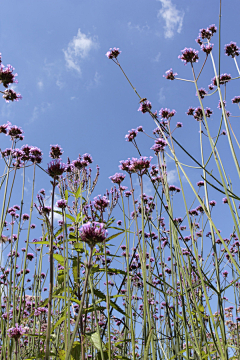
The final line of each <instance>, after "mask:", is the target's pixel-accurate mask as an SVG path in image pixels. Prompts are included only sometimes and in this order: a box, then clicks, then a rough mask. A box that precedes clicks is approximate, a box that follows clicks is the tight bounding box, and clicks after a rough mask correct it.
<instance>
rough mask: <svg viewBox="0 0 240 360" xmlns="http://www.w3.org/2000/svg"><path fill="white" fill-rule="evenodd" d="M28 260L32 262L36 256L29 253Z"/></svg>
mask: <svg viewBox="0 0 240 360" xmlns="http://www.w3.org/2000/svg"><path fill="white" fill-rule="evenodd" d="M27 259H28V260H30V261H32V259H34V255H33V254H32V253H28V254H27Z"/></svg>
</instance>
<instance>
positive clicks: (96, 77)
mask: <svg viewBox="0 0 240 360" xmlns="http://www.w3.org/2000/svg"><path fill="white" fill-rule="evenodd" d="M101 77H102V76H101V75H100V74H99V73H98V72H97V71H96V72H95V75H94V78H93V79H92V80H91V81H90V82H89V84H88V85H87V90H91V89H92V88H96V87H97V86H98V85H99V84H100V79H101Z"/></svg>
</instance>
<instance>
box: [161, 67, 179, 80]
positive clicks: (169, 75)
mask: <svg viewBox="0 0 240 360" xmlns="http://www.w3.org/2000/svg"><path fill="white" fill-rule="evenodd" d="M165 74H166V75H163V77H165V78H166V79H167V80H174V79H175V77H176V76H177V75H178V74H177V73H173V70H172V69H169V70H167V71H166V72H165Z"/></svg>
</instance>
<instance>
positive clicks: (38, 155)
mask: <svg viewBox="0 0 240 360" xmlns="http://www.w3.org/2000/svg"><path fill="white" fill-rule="evenodd" d="M42 155H43V154H42V151H41V150H40V149H39V148H38V147H36V146H32V147H31V150H30V158H31V161H32V162H33V163H37V164H40V163H41V162H42Z"/></svg>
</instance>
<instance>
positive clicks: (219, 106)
mask: <svg viewBox="0 0 240 360" xmlns="http://www.w3.org/2000/svg"><path fill="white" fill-rule="evenodd" d="M223 106H224V108H225V107H226V101H225V100H223ZM221 108H222V103H221V100H219V103H218V109H221Z"/></svg>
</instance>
